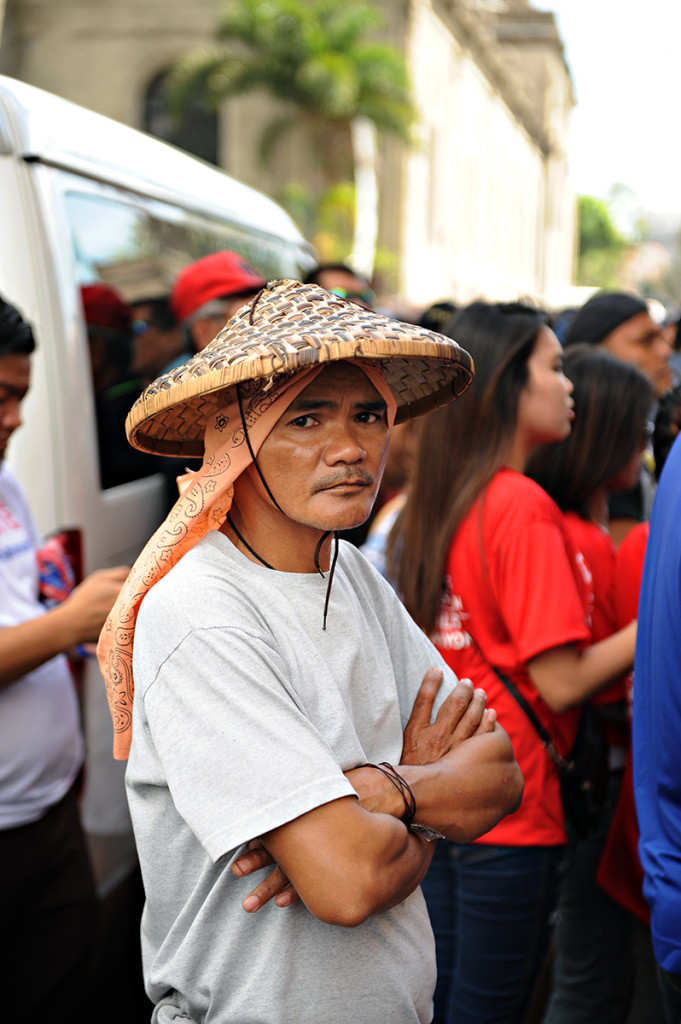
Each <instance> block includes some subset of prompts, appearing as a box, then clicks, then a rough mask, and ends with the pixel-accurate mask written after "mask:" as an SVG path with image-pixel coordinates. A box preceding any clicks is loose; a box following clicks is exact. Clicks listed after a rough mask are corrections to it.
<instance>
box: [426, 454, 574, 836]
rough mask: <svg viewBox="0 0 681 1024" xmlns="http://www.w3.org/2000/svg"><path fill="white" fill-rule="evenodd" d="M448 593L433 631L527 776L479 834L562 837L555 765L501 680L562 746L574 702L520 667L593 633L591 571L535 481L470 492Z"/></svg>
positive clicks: (505, 475)
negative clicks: (549, 698)
mask: <svg viewBox="0 0 681 1024" xmlns="http://www.w3.org/2000/svg"><path fill="white" fill-rule="evenodd" d="M447 587H448V593H447V595H446V597H445V599H444V600H443V604H442V608H441V612H440V615H439V618H438V622H437V625H436V629H435V632H434V634H433V636H432V638H431V639H432V640H433V642H434V643H435V645H436V646H437V648H438V650H439V651H440V652H441V654H442V656H443V657H444V658H445V660H446V661H447V663H448V664H449V665H451V667H452V669H453V670H454V671H455V672H456V674H457V675H458V676H459V677H468V678H470V679H472V681H473V683H474V685H475V686H481V687H483V688H484V689H485V690H486V692H487V704H488V707H493V708H495V709H496V711H497V715H498V719H499V722H500V724H501V725H502V726H503V727H504V729H506V731H507V732H508V734H509V736H510V738H511V741H512V743H513V749H514V753H515V757H516V760H517V761H518V764H519V765H520V768H521V770H522V772H523V775H524V778H525V789H524V794H523V800H522V804H521V806H520V808H519V810H518V811H516V813H515V814H511V815H508V816H507V817H506V818H503V819H502V821H501V822H500V823H499V824H498V825H497V826H496V827H495V828H494V829H492V831H491V832H488V833H487V834H486V835H485V836H484V837H483V838H482V840H479V841H481V842H483V843H494V844H497V843H498V844H500V845H505V846H532V845H537V846H553V845H556V844H558V843H564V842H565V841H566V833H565V821H564V816H563V809H562V804H561V799H560V790H559V784H558V774H557V772H556V769H555V767H554V765H553V762H552V761H551V759H550V757H549V755H548V753H547V752H546V750H545V748H544V745H543V743H542V741H541V740H540V738H539V736H538V735H537V732H536V730H535V728H534V726H533V725H532V723H531V722H530V721H529V719H528V717H527V715H526V714H525V712H524V711H523V710H522V708H521V707H520V706H519V705H518V703H517V701H516V700H515V698H514V697H513V696H512V695H511V694H510V693H509V692H508V690H507V689H506V687H505V686H504V685H503V683H502V682H501V681H500V680H499V678H498V677H497V675H496V673H495V672H494V668H495V667H496V668H498V669H499V670H500V671H501V672H503V673H504V674H505V675H507V676H509V677H510V678H511V680H512V681H513V682H514V683H515V685H516V686H517V687H518V689H519V690H520V691H521V693H522V694H523V696H524V697H525V698H526V699H527V700H528V701H529V703H530V704H531V706H532V708H533V710H534V711H535V713H536V714H537V716H538V717H539V719H540V720H541V721H542V723H543V724H544V725H545V726H546V728H547V729H548V731H549V733H550V734H551V736H552V737H553V739H554V742H555V743H556V746H557V747H558V749H559V750H560V752H561V753H563V754H566V753H567V752H568V751H569V750H570V748H571V747H572V744H573V741H574V735H575V731H576V727H577V721H578V718H579V711H578V710H576V711H568V712H565V713H563V714H557V713H555V712H553V711H551V710H550V708H549V707H548V706H547V705H546V704H545V703H544V701H543V700H542V698H541V697H540V696H539V693H538V692H537V690H536V688H535V687H534V685H533V683H532V681H531V679H530V677H529V675H528V673H527V670H526V667H525V666H526V663H527V662H528V661H529V660H530V659H531V658H533V657H534V656H536V655H538V654H541V653H542V652H544V651H547V650H550V649H551V648H553V647H558V646H561V645H563V644H568V643H578V644H583V643H588V642H589V640H590V632H589V626H588V623H587V612H588V609H589V607H590V604H591V601H592V595H591V579H590V574H589V572H588V569H587V568H586V565H585V563H584V559H583V558H582V557H581V555H580V554H579V553H578V552H577V551H576V550H575V549H574V548H573V546H572V544H571V542H570V538H569V536H568V534H567V531H566V528H565V521H564V518H563V516H562V515H561V513H560V511H559V509H558V507H557V506H556V505H555V503H554V502H553V501H552V500H551V498H549V496H548V495H547V494H546V492H545V491H543V490H542V489H541V487H539V486H538V484H536V483H535V482H534V481H533V480H530V479H529V478H528V477H525V476H523V475H522V474H521V473H517V472H515V471H514V470H510V469H503V470H501V471H500V472H499V473H497V475H496V476H495V477H494V479H493V480H492V482H491V483H490V485H489V487H488V488H487V489H486V491H485V492H484V493H483V494H482V495H481V496H480V497H479V498H478V499H477V501H476V502H475V503H474V505H473V506H472V508H471V510H470V512H469V513H468V515H467V517H466V518H465V519H464V521H463V523H462V524H461V527H460V528H459V530H458V531H457V533H456V536H455V537H454V540H453V542H452V544H451V546H450V549H449V554H448V559H447Z"/></svg>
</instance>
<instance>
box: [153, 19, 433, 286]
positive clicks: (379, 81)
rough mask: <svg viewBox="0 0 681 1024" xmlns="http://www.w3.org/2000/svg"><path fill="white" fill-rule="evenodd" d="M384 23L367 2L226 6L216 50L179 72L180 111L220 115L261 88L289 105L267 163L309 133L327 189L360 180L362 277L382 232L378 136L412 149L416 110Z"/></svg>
mask: <svg viewBox="0 0 681 1024" xmlns="http://www.w3.org/2000/svg"><path fill="white" fill-rule="evenodd" d="M382 23H383V16H382V14H381V12H380V11H379V10H378V9H377V8H376V7H374V6H373V5H372V4H371V3H370V2H368V0H226V2H225V3H224V4H223V6H222V9H221V12H220V16H219V19H218V24H217V27H216V33H215V34H216V39H217V45H216V46H215V47H214V48H213V49H202V50H196V51H192V52H190V53H188V54H187V55H186V56H184V57H183V58H182V59H181V60H180V61H179V62H178V63H177V65H176V66H175V68H174V70H173V73H172V76H171V79H170V92H171V97H172V100H173V103H174V105H175V107H176V109H178V110H182V109H185V108H186V107H187V105H188V104H189V102H190V101H191V100H192V99H195V98H196V97H197V96H200V97H201V98H202V99H203V100H204V102H206V103H207V104H210V105H215V106H218V105H219V104H220V103H222V101H224V100H225V99H227V98H229V97H232V96H237V95H240V94H243V93H247V92H251V91H253V90H256V89H261V90H264V91H265V92H267V93H269V94H270V96H272V97H274V98H275V99H276V100H277V101H280V102H282V101H283V103H285V104H286V106H287V107H288V109H287V110H284V112H282V113H281V114H280V115H279V116H277V117H275V118H274V119H273V120H272V121H271V122H270V123H269V124H268V125H267V126H266V128H265V131H264V133H263V135H262V138H261V143H260V152H261V157H262V158H263V159H264V160H265V161H267V160H268V159H269V157H270V156H271V155H272V153H273V150H274V148H275V146H276V144H277V143H278V141H279V140H280V139H281V137H282V136H283V135H284V134H285V132H287V131H288V130H289V129H291V128H292V127H293V126H294V125H300V124H303V125H304V126H306V127H307V128H308V130H309V136H310V138H311V139H312V140H314V143H315V144H316V150H317V154H318V158H319V160H320V164H321V167H322V170H323V173H324V177H325V180H326V185H327V187H328V186H330V185H331V184H335V183H338V182H339V181H340V180H342V179H343V178H344V177H347V168H348V161H349V162H350V166H351V167H352V170H353V172H354V179H355V195H356V202H355V237H354V249H353V255H352V256H351V257H350V259H351V261H352V263H353V265H354V266H355V268H356V269H357V270H358V271H360V272H361V273H363V274H365V275H366V276H371V273H372V271H373V264H374V256H375V248H376V237H377V227H378V212H377V211H378V185H377V174H376V154H377V146H376V136H377V132H384V133H386V134H390V135H394V136H397V137H398V138H401V139H403V140H404V141H405V142H409V141H411V128H412V125H413V123H414V120H415V111H414V107H413V105H412V101H411V95H410V86H409V80H408V75H407V71H406V65H405V61H404V58H403V56H402V54H401V53H400V52H399V51H398V50H396V49H394V48H393V47H391V46H388V45H386V44H384V43H381V42H377V41H376V40H375V39H373V38H372V37H371V34H372V33H373V32H375V31H376V30H377V29H378V28H379V27H380V26H381V25H382Z"/></svg>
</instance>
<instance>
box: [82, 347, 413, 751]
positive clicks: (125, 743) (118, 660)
mask: <svg viewBox="0 0 681 1024" xmlns="http://www.w3.org/2000/svg"><path fill="white" fill-rule="evenodd" d="M348 361H349V362H352V363H354V365H356V366H359V367H360V369H361V370H363V372H364V373H365V374H366V375H367V377H368V378H369V380H370V381H371V383H372V384H373V385H374V387H375V388H376V390H377V391H378V392H379V394H380V395H381V397H382V398H384V399H385V401H386V403H387V406H388V423H389V425H390V426H392V423H393V420H394V418H395V410H396V404H395V399H394V397H393V394H392V392H391V390H390V388H389V387H388V385H387V384H386V382H385V379H384V377H383V373H382V371H381V370H380V369H378V368H377V367H376V366H375V365H374V366H370V365H367V361H366V360H348ZM324 365H325V364H323V363H322V364H317V365H316V366H314V367H311V368H310V369H308V370H302V371H300V372H297V373H295V374H294V375H292V376H289V377H288V378H287V379H286V380H285V381H284V382H283V383H281V384H279V385H278V386H268V384H269V385H271V382H268V381H266V380H264V379H256V380H252V381H244V382H243V383H242V384H240V385H239V389H240V396H241V401H242V409H243V417H244V422H245V423H246V427H247V430H248V439H249V440H250V449H249V446H248V444H247V442H246V436H245V433H244V429H243V425H242V418H241V412H240V409H239V403H238V399H237V391H236V387H230V388H228V389H227V391H226V394H225V402H224V404H223V405H222V406H221V407H220V408H219V409H217V410H216V412H215V413H214V414H213V415H212V417H211V419H210V421H209V424H208V426H207V428H206V434H205V454H204V459H203V465H202V466H201V468H200V469H199V470H197V472H196V473H192V474H188V475H187V477H185V478H184V479H183V481H182V484H181V487H182V493H181V495H180V497H179V498H178V500H177V502H176V503H175V505H174V506H173V508H172V510H171V511H170V513H169V515H168V518H167V519H166V520H165V522H163V523H162V524H161V526H160V527H159V528H158V530H157V531H156V533H155V534H154V535H153V537H152V538H151V540H149V541H148V543H147V544H146V546H145V547H144V549H143V551H142V553H141V554H140V556H139V558H138V559H137V561H136V562H135V564H134V566H133V567H132V569H131V571H130V574H129V576H128V578H127V580H126V581H125V583H124V584H123V587H122V589H121V592H120V594H119V595H118V598H117V600H116V603H115V604H114V606H113V608H112V610H111V613H110V615H109V617H108V619H107V621H106V622H105V624H104V628H103V629H102V632H101V635H100V637H99V644H98V646H97V658H98V661H99V666H100V668H101V671H102V675H103V676H104V681H105V683H106V693H107V699H108V701H109V709H110V711H111V717H112V719H113V726H114V745H113V755H114V757H115V758H116V759H117V760H119V761H125V760H126V759H127V757H128V753H129V751H130V742H131V739H132V706H133V697H134V681H133V672H132V651H133V640H134V636H135V623H136V621H137V615H138V612H139V608H140V605H141V603H142V599H143V598H144V596H145V594H146V593H147V591H148V590H150V589H151V587H153V585H154V584H155V583H158V581H159V580H160V579H162V578H163V577H164V576H165V575H166V573H167V572H169V571H170V569H172V567H173V566H174V565H176V563H177V562H178V561H179V560H180V558H182V556H183V555H185V554H186V553H187V551H189V549H190V548H192V547H193V546H194V544H196V542H197V541H198V540H200V539H201V537H203V536H204V534H206V533H208V531H209V530H215V529H217V528H218V527H219V526H221V525H222V523H223V521H224V519H225V516H226V515H227V512H228V511H229V509H230V506H231V504H232V496H233V494H234V481H235V480H236V479H237V477H238V476H240V475H241V473H243V471H244V470H245V469H246V468H247V467H248V466H249V465H250V463H251V462H252V457H251V449H252V451H253V453H254V454H255V455H257V453H258V452H259V450H260V447H261V446H262V444H263V442H264V441H265V439H266V438H267V436H268V434H269V433H270V432H271V430H272V429H273V427H274V426H275V424H276V423H277V421H278V420H279V418H280V417H281V416H282V415H283V414H284V412H285V411H286V409H287V408H288V407H289V405H290V404H291V402H293V400H294V399H295V398H297V396H298V395H299V394H300V392H301V391H302V390H303V389H304V388H306V387H307V385H308V384H310V383H311V381H312V380H313V379H314V378H315V377H316V376H317V374H318V373H320V371H321V370H322V369H323V367H324Z"/></svg>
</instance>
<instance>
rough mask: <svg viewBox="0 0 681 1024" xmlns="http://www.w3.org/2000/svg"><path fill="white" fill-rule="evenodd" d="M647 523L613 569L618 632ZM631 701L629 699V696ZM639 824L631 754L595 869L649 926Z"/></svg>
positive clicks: (633, 605) (633, 601)
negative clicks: (599, 859) (596, 868)
mask: <svg viewBox="0 0 681 1024" xmlns="http://www.w3.org/2000/svg"><path fill="white" fill-rule="evenodd" d="M649 527H650V524H649V523H639V524H638V525H637V526H635V527H634V528H633V529H632V530H630V531H629V533H628V534H627V536H626V537H625V538H624V540H623V541H622V543H621V544H620V547H619V551H618V552H617V562H616V565H615V610H616V621H617V628H618V629H622V628H623V627H624V626H627V625H628V624H629V623H630V622H632V621H633V620H634V619H635V618H637V616H638V600H639V593H640V590H641V577H642V575H643V560H644V558H645V553H646V544H647V543H648V532H649ZM629 700H630V701H631V695H629ZM638 840H639V831H638V820H637V817H636V805H635V803H634V785H633V778H632V763H631V752H630V753H629V757H628V759H627V764H626V766H625V769H624V777H623V779H622V786H621V788H620V795H619V799H618V801H617V805H616V806H615V813H614V814H613V818H612V824H611V826H610V832H609V834H608V840H607V842H606V845H605V849H604V850H603V856H602V857H601V862H600V865H599V868H598V874H597V876H596V877H597V880H598V883H599V885H601V886H602V888H603V889H605V891H606V892H607V893H608V894H609V895H610V896H611V897H612V898H613V899H614V900H616V901H617V902H618V903H621V904H622V906H624V907H626V908H627V910H630V911H631V913H632V914H635V915H636V916H637V917H638V918H639V920H641V921H643V922H644V924H649V923H650V908H649V907H648V904H647V903H646V900H645V898H644V896H643V869H642V868H641V861H640V860H639V856H638Z"/></svg>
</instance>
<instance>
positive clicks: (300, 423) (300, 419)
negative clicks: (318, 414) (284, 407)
mask: <svg viewBox="0 0 681 1024" xmlns="http://www.w3.org/2000/svg"><path fill="white" fill-rule="evenodd" d="M312 423H314V417H313V416H309V415H308V416H296V418H295V419H294V420H291V426H292V427H309V426H310V425H311V424H312Z"/></svg>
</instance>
